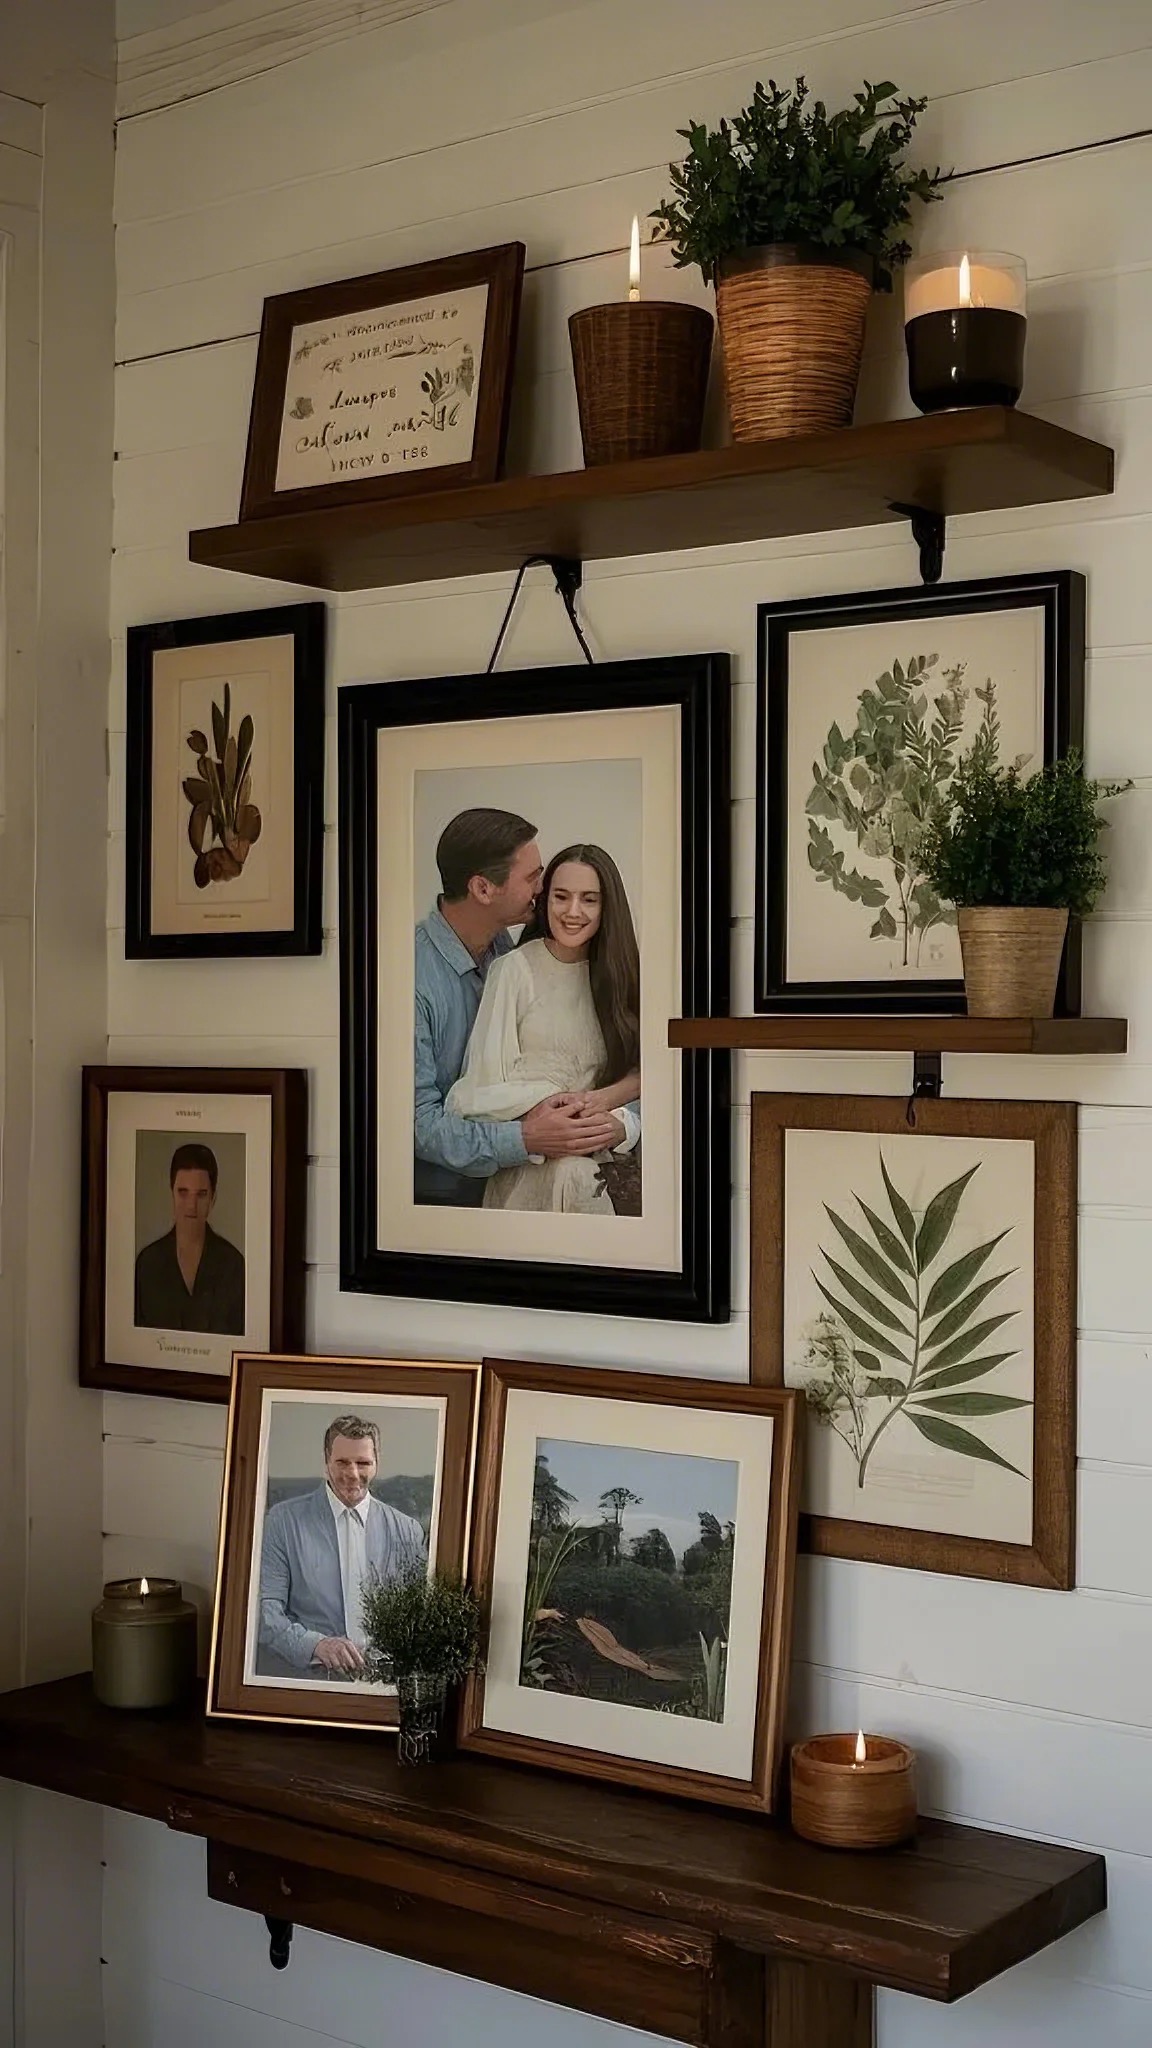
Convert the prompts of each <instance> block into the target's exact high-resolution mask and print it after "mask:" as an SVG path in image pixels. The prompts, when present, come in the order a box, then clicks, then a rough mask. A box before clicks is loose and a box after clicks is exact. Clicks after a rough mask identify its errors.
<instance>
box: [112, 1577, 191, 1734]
mask: <svg viewBox="0 0 1152 2048" xmlns="http://www.w3.org/2000/svg"><path fill="white" fill-rule="evenodd" d="M195 1683H196V1609H195V1608H194V1607H193V1606H192V1604H191V1602H190V1601H188V1600H185V1598H184V1588H183V1586H182V1585H181V1584H180V1581H179V1579H111V1580H109V1582H108V1584H107V1585H106V1586H105V1588H104V1598H103V1600H102V1601H101V1602H100V1605H99V1606H98V1607H96V1608H94V1609H93V1613H92V1684H93V1687H94V1689H95V1693H96V1697H97V1699H98V1700H99V1701H100V1703H101V1705H102V1706H105V1707H128V1708H133V1709H136V1710H137V1711H139V1710H141V1709H144V1708H148V1707H152V1708H156V1707H175V1706H180V1705H181V1704H182V1703H183V1702H184V1701H185V1700H186V1699H188V1697H189V1695H190V1694H191V1692H192V1689H193V1687H194V1686H195Z"/></svg>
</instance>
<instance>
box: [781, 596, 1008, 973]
mask: <svg viewBox="0 0 1152 2048" xmlns="http://www.w3.org/2000/svg"><path fill="white" fill-rule="evenodd" d="M918 654H925V655H928V654H938V655H939V657H940V658H939V660H938V661H937V663H936V665H935V667H934V668H932V669H930V670H929V671H928V676H927V678H926V685H925V687H926V690H927V693H928V696H929V705H928V713H927V716H926V719H925V723H926V725H929V726H930V725H931V722H932V718H933V716H934V713H933V708H932V700H933V698H934V697H935V695H936V693H937V692H938V691H939V690H940V689H941V687H942V685H943V682H944V677H945V674H946V672H947V670H948V669H949V668H951V667H953V666H955V664H956V663H958V662H961V661H964V662H967V669H966V671H965V676H964V681H965V683H966V685H967V688H968V700H967V703H966V705H965V707H964V728H963V732H962V734H961V736H960V740H959V743H958V746H957V747H956V749H955V750H954V755H955V758H958V757H959V754H960V753H961V752H962V751H963V750H964V748H965V747H968V746H970V745H971V742H972V740H973V739H974V738H975V735H976V731H977V729H978V727H979V724H980V720H981V717H982V715H983V711H984V706H983V704H982V702H981V700H980V699H979V698H978V697H977V695H976V690H977V687H978V686H979V687H983V685H984V684H985V683H986V682H987V680H988V678H989V677H991V678H992V680H993V681H994V682H995V684H996V711H997V715H998V716H999V719H1000V759H1001V761H1003V762H1005V763H1008V762H1011V761H1014V760H1015V759H1016V756H1017V755H1018V754H1026V755H1028V756H1030V758H1031V762H1032V765H1033V767H1036V768H1039V767H1042V765H1043V759H1044V614H1043V612H1042V610H1041V609H1040V607H1039V606H1034V607H1033V606H1029V607H1023V606H1019V607H1018V606H1012V607H1010V608H1008V609H1006V610H1004V611H999V612H973V613H971V614H966V615H964V616H962V617H959V618H947V617H943V616H938V617H932V616H928V617H924V618H921V619H900V620H892V621H884V622H881V621H870V622H868V623H866V624H863V625H859V626H835V627H827V628H824V629H813V630H812V631H811V632H801V633H793V634H792V636H791V638H790V640H789V643H788V774H787V799H786V800H787V806H788V812H787V827H788V854H787V878H788V880H787V887H788V908H787V925H786V930H787V959H786V962H785V972H786V975H787V978H788V980H789V981H814V982H821V981H823V982H828V981H880V982H883V981H895V982H916V981H957V980H959V979H960V975H961V971H962V970H961V965H960V941H959V939H958V938H957V935H956V927H955V925H954V924H938V925H933V927H932V929H931V930H930V931H928V932H925V933H924V934H923V935H922V936H921V935H919V934H917V933H916V932H913V933H912V935H911V951H910V958H909V964H908V966H907V967H905V966H904V964H903V943H902V939H901V938H900V937H897V938H895V939H882V938H880V939H873V938H870V937H869V933H870V931H871V928H872V926H873V924H874V923H875V921H876V919H877V917H878V916H879V914H880V912H879V910H878V909H875V908H871V907H870V906H869V905H867V904H861V903H852V902H850V901H849V899H848V897H847V896H843V895H841V894H839V893H838V892H837V891H836V890H835V889H833V887H832V884H831V883H830V882H822V881H819V880H818V879H817V877H816V874H815V873H814V871H813V869H812V868H811V867H810V865H809V861H808V846H809V839H808V825H809V819H808V814H807V812H806V810H805V805H806V803H807V801H808V797H809V794H810V792H811V790H812V787H813V776H812V765H813V763H814V762H820V763H821V764H822V763H823V758H824V747H825V743H826V742H827V739H828V734H829V731H830V730H831V728H832V726H833V725H834V724H835V725H838V726H839V727H840V731H841V732H842V734H843V735H844V737H845V738H846V739H847V738H848V736H849V735H850V734H851V733H852V731H853V730H854V728H855V725H856V717H857V709H858V705H859V700H860V695H861V692H862V691H864V690H866V689H871V688H872V687H873V686H874V685H875V683H876V681H877V679H878V678H879V677H880V676H881V675H883V674H884V672H885V670H886V669H890V668H891V666H892V663H893V661H900V662H903V663H905V664H906V663H907V662H908V661H909V660H910V659H911V658H912V657H913V656H914V655H918ZM814 822H815V823H816V824H817V825H820V826H823V828H824V829H825V830H826V831H827V832H828V834H829V836H830V837H831V840H832V844H833V846H834V847H835V849H836V851H837V852H842V853H843V855H844V865H845V867H846V868H849V869H851V868H856V869H858V870H859V872H860V873H861V874H863V875H870V876H874V877H876V878H877V879H878V880H880V881H881V882H882V883H883V884H884V885H885V887H886V888H887V891H888V909H889V910H890V911H891V913H892V915H893V916H894V917H895V918H896V922H897V925H899V924H900V908H899V902H898V899H897V896H896V890H895V882H894V877H893V869H892V865H891V863H890V862H888V861H884V860H882V859H877V858H873V857H872V856H871V855H869V854H867V853H864V852H863V851H862V850H861V848H860V845H859V842H858V840H857V839H856V836H855V834H854V833H850V832H849V831H847V830H846V829H845V828H844V827H843V826H842V825H840V824H838V823H837V822H836V820H835V819H832V818H817V819H816V820H815V821H814Z"/></svg>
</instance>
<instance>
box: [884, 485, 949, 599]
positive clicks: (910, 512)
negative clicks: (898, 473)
mask: <svg viewBox="0 0 1152 2048" xmlns="http://www.w3.org/2000/svg"><path fill="white" fill-rule="evenodd" d="M888 509H889V511H891V512H899V514H900V516H901V518H902V519H906V520H907V521H908V523H909V525H910V526H911V528H912V538H913V540H914V541H915V543H916V545H917V547H918V548H919V550H920V581H921V582H922V583H939V581H940V578H941V576H942V575H943V573H944V529H945V519H944V514H943V513H942V512H926V511H925V509H924V507H923V506H922V505H897V504H890V505H889V508H888Z"/></svg>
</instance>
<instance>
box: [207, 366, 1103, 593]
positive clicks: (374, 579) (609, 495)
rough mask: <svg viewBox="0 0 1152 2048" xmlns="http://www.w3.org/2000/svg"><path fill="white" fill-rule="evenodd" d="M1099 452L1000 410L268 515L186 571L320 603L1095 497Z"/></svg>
mask: <svg viewBox="0 0 1152 2048" xmlns="http://www.w3.org/2000/svg"><path fill="white" fill-rule="evenodd" d="M1113 470H1114V458H1113V453H1112V450H1111V449H1110V448H1107V447H1105V446H1103V444H1102V443H1100V442H1098V441H1090V440H1087V439H1085V438H1084V436H1083V435H1080V434H1073V433H1070V432H1069V431H1068V430H1067V429H1066V428H1063V427H1058V426H1054V425H1052V423H1051V422H1050V421H1048V420H1043V419H1038V418H1036V417H1035V416H1034V415H1033V414H1031V413H1022V412H1017V411H1015V410H1013V409H1011V408H1008V407H1004V406H982V407H978V408H974V409H972V410H970V411H958V412H945V413H937V414H935V415H932V416H929V417H926V418H919V419H903V420H885V421H882V422H880V423H878V424H876V425H872V426H863V427H847V428H843V429H842V430H840V431H839V432H835V433H824V434H811V435H804V436H802V437H798V438H795V439H790V440H777V441H757V442H744V443H741V444H739V445H737V446H733V447H729V448H718V449H705V450H702V451H701V452H699V453H697V454H694V455H668V456H658V457H654V458H652V459H650V460H648V461H644V462H626V463H613V464H609V465H605V466H604V467H603V468H599V469H579V470H568V471H564V472H562V473H560V474H557V475H551V476H529V477H507V478H505V479H504V480H503V481H502V482H500V483H495V484H482V485H473V486H470V487H468V488H466V489H463V490H460V489H452V490H444V491H429V492H427V493H426V494H424V495H422V496H419V497H410V498H404V497H399V498H391V499H384V500H378V501H376V502H374V503H372V502H366V503H363V504H357V505H342V506H328V507H323V508H318V509H316V510H304V511H295V512H274V513H270V514H268V515H266V516H264V517H260V518H254V519H245V520H241V521H240V522H239V523H238V524H237V525H235V526H214V527H204V528H201V529H200V530H199V531H197V532H194V533H192V534H190V535H189V540H188V552H189V555H190V557H191V559H192V561H194V562H199V563H202V564H205V565H207V566H209V567H212V568H217V569H231V570H235V571H238V572H240V573H242V574H244V575H248V576H265V577H271V578H273V579H275V580H276V581H277V582H285V583H300V584H305V585H307V586H308V587H309V588H311V589H318V590H369V589H385V588H388V587H390V586H393V585H396V584H403V583H424V582H430V581H436V580H440V579H443V578H445V577H455V576H477V575H483V574H491V573H495V572H499V571H501V570H515V569H517V568H519V566H520V564H521V563H522V562H523V561H525V560H526V559H527V557H528V556H530V555H549V556H564V557H568V558H570V559H572V560H576V561H586V562H587V561H602V560H605V559H611V558H620V557H626V556H630V555H649V554H664V553H669V552H676V551H679V550H681V549H690V548H701V547H727V546H733V545H736V544H738V543H741V542H745V541H755V540H771V539H779V538H781V537H783V536H785V535H788V534H801V533H826V532H833V531H839V530H842V529H845V528H850V527H856V526H875V525H878V524H880V523H883V522H887V521H892V520H899V518H900V516H901V515H899V514H897V513H894V512H893V510H892V506H893V504H904V505H916V506H918V507H920V508H922V509H923V510H925V511H930V512H940V513H943V514H944V515H945V516H946V517H948V518H951V517H954V516H956V515H957V514H961V513H968V512H998V511H1006V510H1010V509H1013V508H1015V507H1018V506H1024V505H1048V504H1056V503H1062V502H1064V501H1066V500H1068V499H1074V498H1092V497H1101V496H1106V495H1107V494H1108V493H1109V492H1110V491H1111V489H1112V486H1113Z"/></svg>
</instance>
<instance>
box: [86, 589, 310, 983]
mask: <svg viewBox="0 0 1152 2048" xmlns="http://www.w3.org/2000/svg"><path fill="white" fill-rule="evenodd" d="M324 611H325V608H324V606H323V605H322V604H294V605H281V606H276V607H274V608H272V609H270V610H268V611H255V612H234V613H231V614H226V615H225V616H224V617H222V618H208V619H177V620H175V621H173V622H172V623H170V624H167V625H154V626H132V627H130V628H129V632H128V707H127V723H128V732H127V775H126V780H127V793H126V813H127V816H126V832H125V867H126V875H125V918H124V922H125V952H126V954H127V956H128V958H129V959H130V960H146V959H166V960H171V959H196V960H204V959H212V958H216V959H235V958H238V957H239V958H244V957H250V956H253V955H268V954H279V953H319V952H320V951H321V948H322V944H323V939H322V932H321V901H320V899H321V888H322V881H323V853H324Z"/></svg>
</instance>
